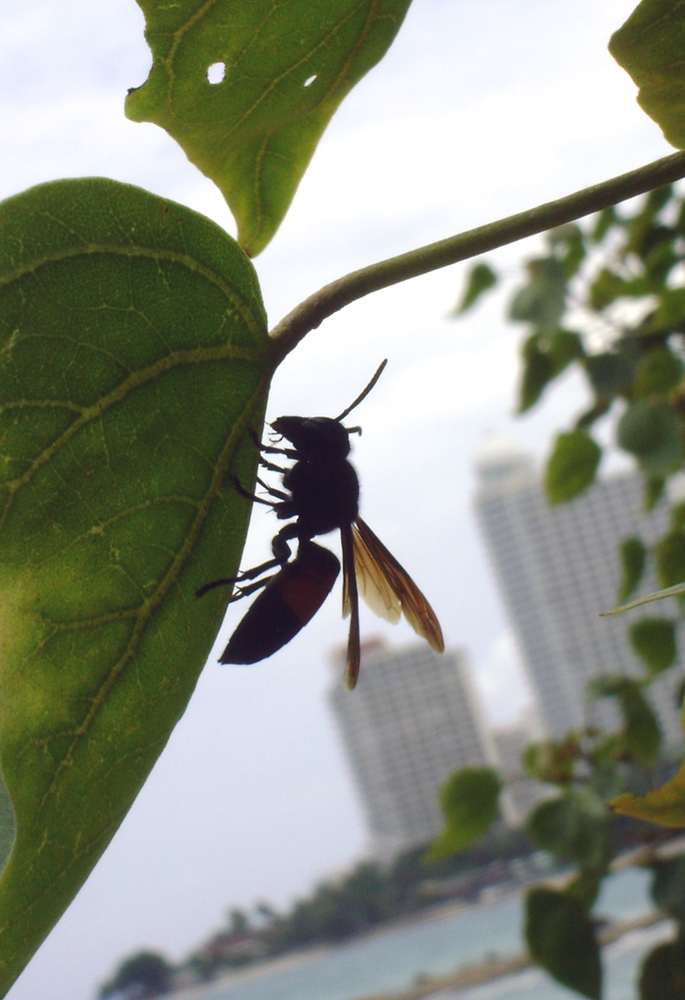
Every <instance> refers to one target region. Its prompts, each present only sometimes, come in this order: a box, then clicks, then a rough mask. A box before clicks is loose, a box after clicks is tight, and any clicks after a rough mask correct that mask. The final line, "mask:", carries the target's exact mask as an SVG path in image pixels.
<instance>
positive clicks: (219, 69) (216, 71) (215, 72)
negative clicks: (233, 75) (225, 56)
mask: <svg viewBox="0 0 685 1000" xmlns="http://www.w3.org/2000/svg"><path fill="white" fill-rule="evenodd" d="M225 73H226V65H225V64H224V63H222V62H216V63H212V65H211V66H210V67H209V68H208V70H207V79H208V80H209V82H210V83H212V84H214V83H221V81H222V80H223V78H224V74H225Z"/></svg>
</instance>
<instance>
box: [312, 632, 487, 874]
mask: <svg viewBox="0 0 685 1000" xmlns="http://www.w3.org/2000/svg"><path fill="white" fill-rule="evenodd" d="M342 656H344V654H340V655H336V657H335V661H336V662H335V668H336V676H337V678H340V677H341V676H342V670H341V663H340V660H341V658H342ZM330 701H331V705H332V707H333V711H334V714H335V717H336V720H337V722H338V725H339V728H340V732H341V735H342V739H343V743H344V745H345V749H346V751H347V755H348V758H349V761H350V764H351V766H352V771H353V774H354V778H355V781H356V784H357V788H358V790H359V793H360V797H361V799H362V803H363V805H364V809H365V812H366V816H367V820H368V824H369V827H370V830H371V835H372V840H373V843H372V849H373V851H374V853H376V855H377V856H378V857H380V858H389V857H391V856H392V855H393V854H395V853H396V852H398V851H400V850H404V849H407V848H409V847H411V846H413V845H415V844H421V843H426V842H427V841H429V840H431V839H432V838H433V837H435V836H436V834H437V833H438V832H439V831H440V828H441V826H442V816H441V813H440V808H439V805H438V791H439V789H440V786H441V785H442V784H443V783H444V782H445V780H446V778H447V777H448V776H449V775H450V774H451V773H452V772H453V771H455V770H458V769H459V768H462V767H467V766H474V767H479V766H487V765H489V764H490V763H491V762H492V761H493V760H494V756H493V751H492V745H491V743H490V741H489V737H488V733H487V730H486V728H485V725H484V723H483V720H482V718H481V712H480V707H479V703H478V700H477V695H476V693H475V691H474V690H473V688H472V684H471V679H470V676H469V673H468V668H467V665H466V662H465V657H464V653H463V652H462V651H461V650H447V651H446V652H445V653H443V654H441V655H439V654H437V653H434V652H433V650H432V649H430V647H429V646H428V645H427V644H426V643H416V644H412V645H410V646H403V647H401V648H394V647H392V646H389V645H387V644H386V643H385V642H384V641H382V640H380V639H376V640H370V641H368V642H365V643H364V644H363V646H362V666H361V673H360V677H359V681H358V683H357V687H356V689H355V691H354V693H353V694H350V692H349V691H346V690H345V689H344V688H343V686H342V682H341V681H340V680H339V679H338V680H337V682H336V685H335V687H334V688H333V689H332V691H331V692H330Z"/></svg>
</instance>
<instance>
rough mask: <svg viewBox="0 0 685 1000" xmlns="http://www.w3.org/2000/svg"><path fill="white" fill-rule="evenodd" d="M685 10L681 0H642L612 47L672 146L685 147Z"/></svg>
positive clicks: (640, 99) (616, 36) (639, 101)
mask: <svg viewBox="0 0 685 1000" xmlns="http://www.w3.org/2000/svg"><path fill="white" fill-rule="evenodd" d="M684 38H685V10H684V9H683V4H682V2H681V0H642V3H640V4H638V5H637V7H636V8H635V10H634V11H633V13H632V14H631V15H630V17H629V18H628V20H627V21H626V22H625V24H624V25H622V27H621V28H620V29H619V30H618V31H617V32H616V33H615V34H614V35H612V37H611V41H610V43H609V51H610V52H611V54H612V56H613V57H614V59H615V60H616V62H617V63H619V65H621V66H623V68H624V69H625V70H626V71H627V72H628V73H630V75H631V77H632V79H633V81H634V83H635V84H636V85H637V86H638V87H639V88H640V91H639V93H638V98H637V99H638V103H639V104H640V107H641V108H642V109H643V110H644V111H646V112H647V114H648V115H649V116H650V118H653V119H654V121H655V122H656V123H657V124H658V125H659V126H660V127H661V128H662V130H663V133H664V136H665V137H666V139H667V140H668V142H670V143H671V144H672V145H673V146H678V147H682V146H685V65H684V64H683V39H684Z"/></svg>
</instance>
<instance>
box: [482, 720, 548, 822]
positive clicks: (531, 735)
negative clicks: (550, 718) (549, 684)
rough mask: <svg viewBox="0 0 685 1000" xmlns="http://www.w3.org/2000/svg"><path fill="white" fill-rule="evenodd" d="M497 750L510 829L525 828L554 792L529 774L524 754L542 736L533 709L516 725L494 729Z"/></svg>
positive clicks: (505, 812)
mask: <svg viewBox="0 0 685 1000" xmlns="http://www.w3.org/2000/svg"><path fill="white" fill-rule="evenodd" d="M490 735H491V738H492V742H493V744H494V747H495V756H496V760H497V770H498V772H499V775H500V778H501V779H502V783H503V789H502V793H501V798H500V802H501V805H502V811H503V813H504V815H505V817H506V820H507V822H508V824H509V825H510V826H523V824H524V823H525V822H526V819H527V818H528V814H529V813H530V810H531V809H532V808H533V806H535V805H537V804H538V802H541V801H542V799H545V798H547V797H548V796H549V795H550V792H552V794H555V793H554V791H553V790H552V789H551V788H550V786H549V785H542V784H540V782H539V781H534V780H533V778H531V777H530V775H529V774H527V773H526V770H525V767H524V764H523V754H524V752H525V750H526V747H528V746H529V745H530V744H531V743H536V742H537V741H538V740H540V739H541V737H542V735H543V734H542V732H541V729H540V721H539V719H538V717H537V713H536V712H535V709H534V707H533V706H531V708H530V709H529V710H528V712H527V713H525V715H523V716H522V717H521V718H519V719H518V720H517V721H516V722H509V723H507V724H506V725H501V726H494V727H493V728H492V729H491V730H490Z"/></svg>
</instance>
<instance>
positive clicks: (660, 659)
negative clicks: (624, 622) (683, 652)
mask: <svg viewBox="0 0 685 1000" xmlns="http://www.w3.org/2000/svg"><path fill="white" fill-rule="evenodd" d="M628 636H629V638H630V645H631V646H632V647H633V649H634V650H635V652H636V653H637V655H638V656H639V657H640V659H641V660H642V661H643V663H644V664H645V665H646V666H647V669H648V670H649V671H650V672H651V673H652V674H660V673H661V671H662V670H668V668H669V667H671V666H673V664H674V663H675V660H676V656H677V654H678V650H677V648H676V640H675V623H674V622H672V621H669V620H668V619H667V618H641V619H640V620H639V621H637V622H633V624H632V625H631V626H630V628H629V630H628Z"/></svg>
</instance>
